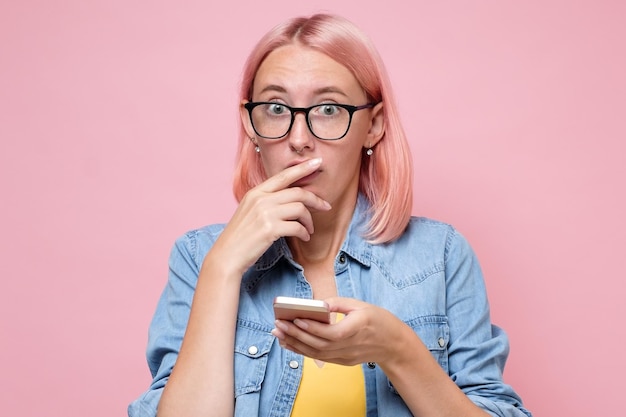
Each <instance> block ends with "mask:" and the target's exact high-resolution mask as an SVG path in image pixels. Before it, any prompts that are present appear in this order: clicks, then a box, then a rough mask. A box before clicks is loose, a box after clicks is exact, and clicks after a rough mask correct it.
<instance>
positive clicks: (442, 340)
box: [437, 337, 446, 347]
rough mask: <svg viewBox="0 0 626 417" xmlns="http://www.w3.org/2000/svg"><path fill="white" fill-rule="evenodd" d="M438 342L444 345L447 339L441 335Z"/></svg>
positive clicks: (440, 345) (441, 345)
mask: <svg viewBox="0 0 626 417" xmlns="http://www.w3.org/2000/svg"><path fill="white" fill-rule="evenodd" d="M437 343H439V347H444V346H445V345H446V341H445V340H444V338H443V337H440V338H439V340H437Z"/></svg>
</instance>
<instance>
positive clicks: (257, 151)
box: [254, 145, 261, 153]
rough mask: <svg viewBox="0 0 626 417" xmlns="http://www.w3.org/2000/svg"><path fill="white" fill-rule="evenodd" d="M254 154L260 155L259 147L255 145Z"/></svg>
mask: <svg viewBox="0 0 626 417" xmlns="http://www.w3.org/2000/svg"><path fill="white" fill-rule="evenodd" d="M254 152H256V153H260V152H261V148H259V145H256V146H255V147H254Z"/></svg>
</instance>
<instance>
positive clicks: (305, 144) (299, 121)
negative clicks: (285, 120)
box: [288, 112, 315, 153]
mask: <svg viewBox="0 0 626 417" xmlns="http://www.w3.org/2000/svg"><path fill="white" fill-rule="evenodd" d="M288 136H289V147H290V148H291V149H292V150H293V151H295V152H296V153H302V151H303V150H304V148H308V149H313V147H314V143H315V137H314V136H313V133H311V130H310V129H309V126H308V124H307V121H306V115H305V114H304V112H297V113H296V114H295V115H294V120H293V125H292V126H291V130H290V131H289V135H288Z"/></svg>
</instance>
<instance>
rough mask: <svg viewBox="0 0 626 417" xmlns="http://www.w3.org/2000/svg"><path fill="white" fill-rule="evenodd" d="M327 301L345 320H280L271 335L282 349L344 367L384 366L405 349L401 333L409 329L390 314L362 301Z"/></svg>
mask: <svg viewBox="0 0 626 417" xmlns="http://www.w3.org/2000/svg"><path fill="white" fill-rule="evenodd" d="M326 301H327V302H328V304H329V306H330V310H331V311H332V312H339V313H343V314H345V317H344V319H343V320H341V321H339V322H338V323H335V324H324V323H320V322H317V321H314V320H307V319H296V320H294V322H293V323H290V322H288V321H284V320H277V321H276V329H274V330H272V334H273V335H274V336H276V337H277V338H278V339H279V341H280V344H281V346H282V347H283V348H285V349H289V350H291V351H293V352H296V353H299V354H302V355H305V356H308V357H310V358H314V359H318V360H321V361H324V362H332V363H337V364H341V365H356V364H358V363H363V362H377V363H379V364H381V365H382V364H383V363H384V362H385V361H386V360H387V359H389V358H392V357H393V356H394V352H395V351H396V350H397V349H400V348H401V347H402V340H403V339H402V338H401V337H400V336H401V334H402V332H404V331H407V329H408V330H410V329H409V328H408V327H407V326H406V325H405V324H404V323H403V322H402V321H401V320H400V319H398V318H397V317H396V316H394V315H393V314H392V313H390V312H389V311H387V310H385V309H382V308H380V307H377V306H374V305H371V304H368V303H365V302H363V301H359V300H355V299H351V298H340V297H334V298H329V299H327V300H326Z"/></svg>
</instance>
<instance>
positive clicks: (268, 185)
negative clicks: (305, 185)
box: [259, 158, 322, 192]
mask: <svg viewBox="0 0 626 417" xmlns="http://www.w3.org/2000/svg"><path fill="white" fill-rule="evenodd" d="M321 164H322V158H313V159H309V160H307V161H304V162H302V163H300V164H298V165H294V166H291V167H289V168H286V169H284V170H282V171H281V172H279V173H278V174H276V175H274V176H273V177H270V178H268V179H267V180H266V181H265V182H264V183H263V184H262V185H261V187H259V188H261V189H262V190H263V191H267V192H275V191H280V190H283V189H285V188H287V187H289V185H291V184H293V183H294V182H296V181H297V180H299V179H300V178H304V177H306V176H307V175H309V174H312V173H313V172H315V170H316V169H317V168H319V167H320V165H321Z"/></svg>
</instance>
